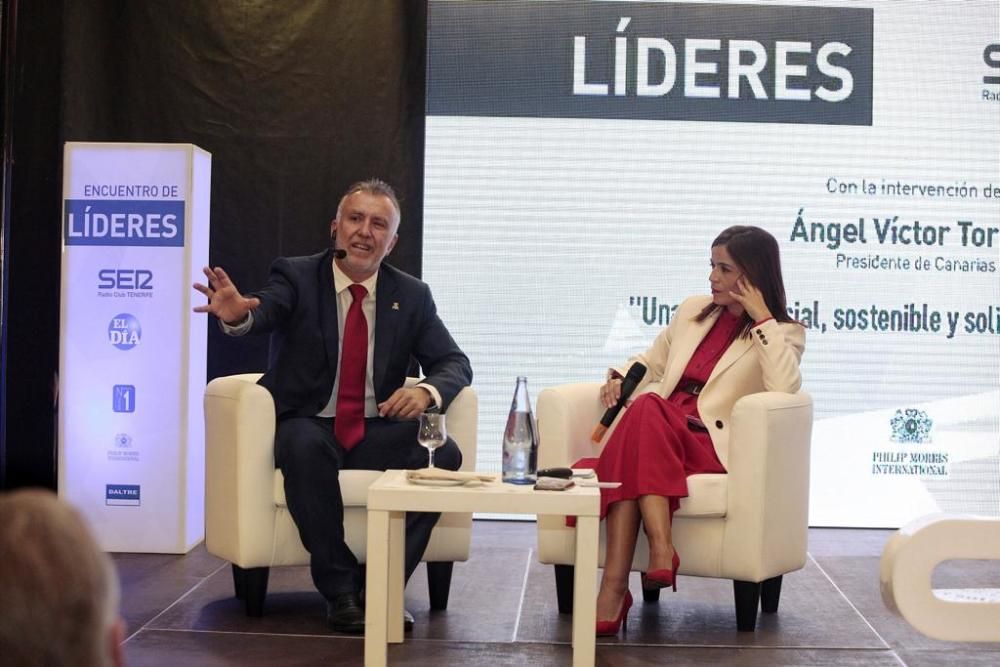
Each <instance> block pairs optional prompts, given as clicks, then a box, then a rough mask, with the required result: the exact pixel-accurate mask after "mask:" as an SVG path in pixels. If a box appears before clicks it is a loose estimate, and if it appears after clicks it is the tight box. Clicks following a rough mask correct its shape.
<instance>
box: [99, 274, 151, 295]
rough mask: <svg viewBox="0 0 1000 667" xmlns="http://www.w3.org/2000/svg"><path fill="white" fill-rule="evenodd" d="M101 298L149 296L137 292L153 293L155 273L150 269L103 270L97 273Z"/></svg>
mask: <svg viewBox="0 0 1000 667" xmlns="http://www.w3.org/2000/svg"><path fill="white" fill-rule="evenodd" d="M97 289H98V290H101V296H148V295H147V294H136V292H151V291H153V272H152V271H150V270H149V269H101V270H99V271H98V272H97Z"/></svg>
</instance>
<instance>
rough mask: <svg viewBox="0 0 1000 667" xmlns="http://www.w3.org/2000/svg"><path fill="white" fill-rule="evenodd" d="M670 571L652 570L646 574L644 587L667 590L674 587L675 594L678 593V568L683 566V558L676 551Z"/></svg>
mask: <svg viewBox="0 0 1000 667" xmlns="http://www.w3.org/2000/svg"><path fill="white" fill-rule="evenodd" d="M671 564H672V565H673V568H672V569H670V570H650V571H649V572H647V573H646V578H645V580H644V581H643V585H644V586H645V587H646V588H666V587H668V586H672V587H673V589H674V593H676V592H677V568H679V567H680V566H681V557H680V556H678V555H677V552H676V551H674V558H673V561H672V563H671Z"/></svg>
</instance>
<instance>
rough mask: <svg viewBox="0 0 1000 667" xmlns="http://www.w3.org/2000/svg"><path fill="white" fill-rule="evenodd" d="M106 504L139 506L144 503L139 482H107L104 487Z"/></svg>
mask: <svg viewBox="0 0 1000 667" xmlns="http://www.w3.org/2000/svg"><path fill="white" fill-rule="evenodd" d="M104 504H105V505H131V506H134V507H138V506H139V505H141V504H142V500H141V494H140V491H139V485H138V484H107V485H105V487H104Z"/></svg>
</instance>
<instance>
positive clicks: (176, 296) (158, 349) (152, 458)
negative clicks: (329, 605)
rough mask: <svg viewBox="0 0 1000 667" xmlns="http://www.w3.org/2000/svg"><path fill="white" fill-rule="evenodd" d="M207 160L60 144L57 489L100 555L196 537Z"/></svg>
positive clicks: (131, 147)
mask: <svg viewBox="0 0 1000 667" xmlns="http://www.w3.org/2000/svg"><path fill="white" fill-rule="evenodd" d="M211 168H212V157H211V155H210V154H209V153H207V152H206V151H204V150H202V149H200V148H198V147H197V146H193V145H191V144H126V143H73V142H70V143H67V144H66V146H65V152H64V157H63V200H64V201H63V248H62V289H61V298H62V302H61V323H60V350H59V368H60V371H59V493H60V495H61V496H63V497H64V498H66V499H67V500H68V501H69V502H71V503H72V504H73V505H74V506H75V507H76V508H77V509H79V510H80V511H81V512H82V513H83V514H84V515H85V517H86V518H87V520H88V522H89V523H90V525H91V527H92V528H93V530H94V532H95V534H96V536H97V539H98V542H99V543H100V544H101V546H102V548H104V549H106V550H108V551H127V552H154V553H185V552H187V551H189V550H190V549H191V548H193V547H194V546H195V545H196V544H198V542H200V541H201V540H202V539H203V537H204V532H205V531H204V487H205V479H204V478H205V445H204V426H203V424H204V420H203V413H202V395H203V391H204V387H205V377H206V371H205V368H206V343H207V329H206V322H205V319H204V317H203V316H195V315H194V314H193V313H192V312H191V308H192V306H193V304H192V298H194V297H196V296H197V293H195V292H194V291H193V290H192V289H191V284H192V282H194V281H195V280H198V279H199V276H200V275H201V267H202V266H205V265H206V264H207V263H208V239H209V204H210V193H211Z"/></svg>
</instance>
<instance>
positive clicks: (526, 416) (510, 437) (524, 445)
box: [503, 377, 538, 484]
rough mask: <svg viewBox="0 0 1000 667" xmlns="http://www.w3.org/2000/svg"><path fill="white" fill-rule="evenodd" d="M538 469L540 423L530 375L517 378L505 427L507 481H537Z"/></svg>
mask: <svg viewBox="0 0 1000 667" xmlns="http://www.w3.org/2000/svg"><path fill="white" fill-rule="evenodd" d="M537 471H538V427H537V425H536V424H535V416H534V415H533V414H532V412H531V399H529V398H528V378H526V377H519V378H517V386H516V387H515V388H514V400H513V401H512V402H511V404H510V414H509V415H507V426H506V428H504V430H503V481H505V482H509V483H511V484H534V483H535V477H536V472H537Z"/></svg>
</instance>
